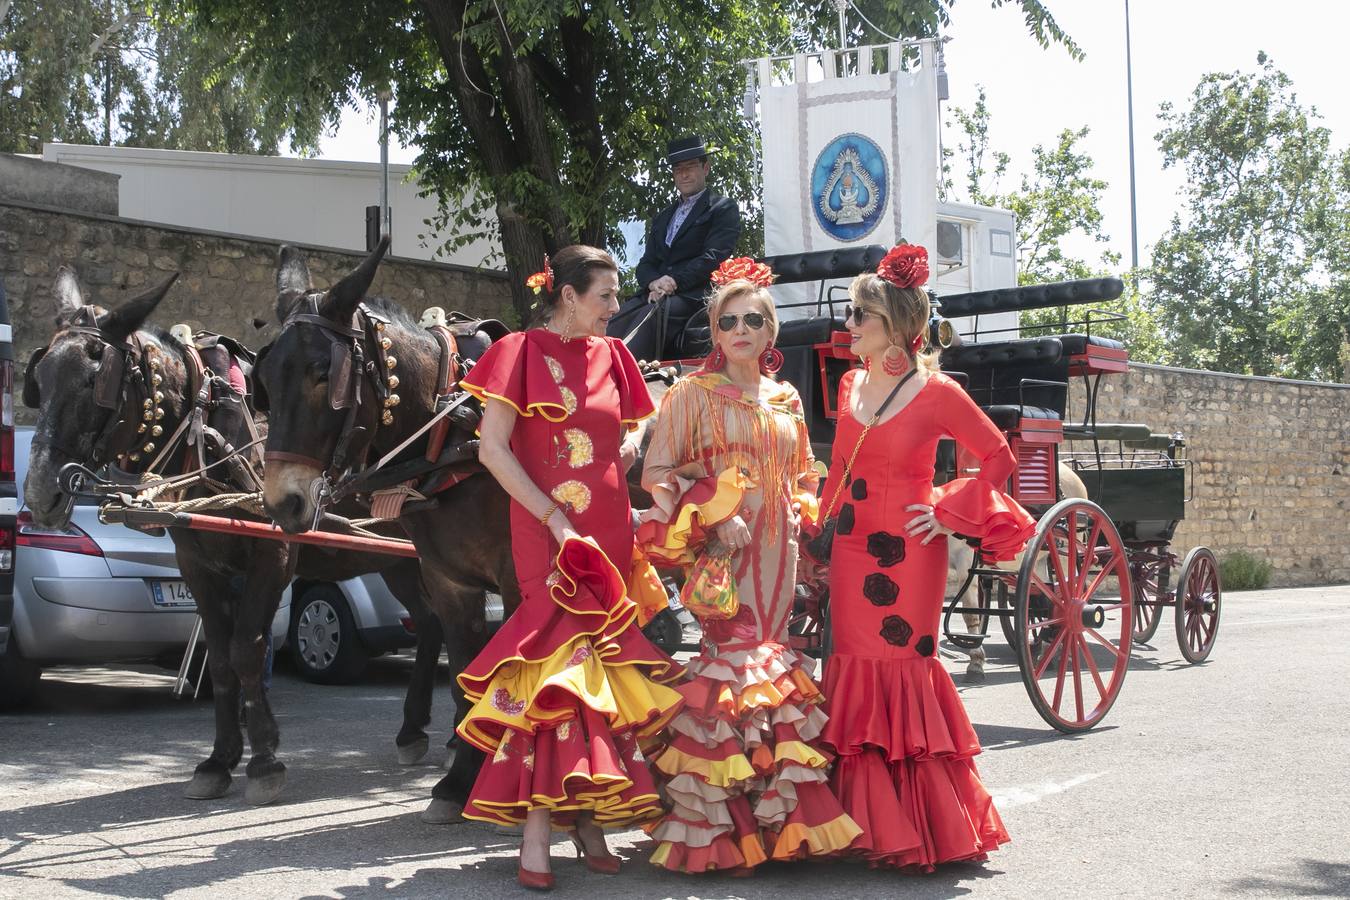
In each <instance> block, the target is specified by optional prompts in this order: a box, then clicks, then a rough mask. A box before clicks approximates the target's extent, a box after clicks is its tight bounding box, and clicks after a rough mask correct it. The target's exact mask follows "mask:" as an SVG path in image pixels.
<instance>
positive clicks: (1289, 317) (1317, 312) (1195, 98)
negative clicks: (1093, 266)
mask: <svg viewBox="0 0 1350 900" xmlns="http://www.w3.org/2000/svg"><path fill="white" fill-rule="evenodd" d="M1257 62H1258V66H1259V68H1258V70H1257V71H1256V72H1255V73H1247V72H1231V73H1213V74H1209V75H1206V76H1205V77H1204V78H1202V79H1201V81H1200V83H1199V85H1197V87H1196V88H1195V91H1194V92H1193V94H1192V95H1191V103H1190V107H1189V108H1188V109H1185V110H1177V109H1174V108H1173V107H1171V106H1170V105H1169V104H1164V106H1163V112H1162V118H1163V121H1164V123H1165V124H1164V128H1163V130H1162V131H1161V132H1159V134H1158V141H1159V143H1160V145H1161V147H1162V150H1163V155H1164V165H1165V166H1178V167H1181V168H1182V169H1183V170H1184V172H1185V174H1186V181H1185V188H1184V191H1185V200H1186V214H1185V216H1184V217H1182V216H1177V217H1174V219H1173V221H1172V224H1171V226H1170V228H1169V229H1168V231H1167V232H1166V233H1165V234H1164V235H1163V237H1162V239H1161V240H1159V242H1158V244H1157V245H1156V246H1155V248H1154V250H1153V265H1152V268H1151V271H1150V273H1149V275H1150V278H1151V281H1152V283H1153V294H1152V296H1151V298H1150V307H1151V308H1152V309H1154V310H1155V311H1156V314H1157V315H1158V318H1159V321H1160V322H1161V323H1162V325H1163V327H1164V329H1165V331H1166V332H1167V334H1168V336H1169V339H1170V341H1169V347H1170V351H1171V356H1172V358H1171V360H1170V361H1173V362H1176V363H1178V364H1180V365H1186V366H1195V367H1198V368H1210V369H1218V370H1221V371H1229V372H1244V373H1250V374H1254V375H1285V376H1292V377H1304V378H1335V377H1339V376H1340V375H1341V371H1342V370H1341V365H1340V360H1339V358H1338V357H1339V352H1340V348H1341V343H1342V341H1343V340H1344V335H1345V329H1346V327H1347V326H1348V325H1350V289H1348V288H1350V285H1348V284H1347V280H1346V279H1347V276H1346V274H1344V273H1345V264H1346V263H1348V262H1350V240H1347V238H1350V207H1348V198H1350V178H1347V160H1346V158H1345V156H1344V155H1343V154H1342V155H1339V156H1338V155H1337V154H1335V153H1334V152H1333V151H1332V149H1331V146H1330V133H1329V132H1328V130H1327V129H1326V128H1324V127H1322V126H1320V125H1317V124H1315V121H1316V111H1315V110H1308V109H1304V108H1303V107H1302V106H1301V105H1300V104H1299V102H1298V98H1297V96H1296V94H1295V92H1294V88H1293V84H1292V82H1291V81H1290V80H1289V78H1288V77H1287V76H1286V75H1285V74H1284V73H1282V72H1280V71H1279V70H1278V69H1276V68H1275V67H1274V65H1273V64H1272V63H1271V62H1270V60H1269V59H1267V58H1266V57H1265V55H1264V54H1262V55H1260V56H1258V58H1257Z"/></svg>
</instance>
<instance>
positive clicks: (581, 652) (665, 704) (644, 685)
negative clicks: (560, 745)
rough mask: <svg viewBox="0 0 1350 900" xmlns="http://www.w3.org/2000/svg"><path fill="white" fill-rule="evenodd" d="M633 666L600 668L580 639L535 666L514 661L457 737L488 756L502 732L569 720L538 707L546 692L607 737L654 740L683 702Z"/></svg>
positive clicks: (501, 670) (566, 712)
mask: <svg viewBox="0 0 1350 900" xmlns="http://www.w3.org/2000/svg"><path fill="white" fill-rule="evenodd" d="M638 665H639V664H636V663H634V664H624V665H608V664H606V663H605V662H604V660H603V659H602V654H601V653H598V652H596V651H594V649H593V647H592V644H591V642H590V640H589V638H588V637H587V636H585V635H581V636H580V637H578V638H577V639H576V640H574V641H571V642H569V643H567V644H564V645H563V646H562V647H559V648H558V650H557V652H555V653H554V654H553V655H552V656H550V657H548V658H547V659H545V660H543V661H541V662H527V661H518V662H514V663H513V664H511V665H509V666H501V667H498V668H497V669H496V670H495V673H496V674H495V677H494V678H493V679H492V681H491V682H490V683H489V684H488V686H487V688H486V690H485V691H484V692H483V694H482V695H481V696H480V697H478V698H477V699H476V700H474V704H473V706H472V707H471V708H470V709H469V712H468V715H466V716H465V717H464V721H463V722H461V723H460V726H459V733H460V736H461V737H463V738H464V739H465V740H467V741H469V742H470V743H471V744H473V745H474V746H475V747H477V748H479V749H480V750H482V751H483V752H485V753H491V752H493V751H494V750H495V749H496V746H497V742H498V741H499V739H500V735H501V731H502V729H507V728H509V729H513V730H515V731H520V732H524V733H531V732H534V731H536V730H538V729H540V728H547V727H550V726H552V725H557V724H560V723H562V722H564V721H566V720H568V719H570V718H572V717H573V716H574V715H575V711H574V709H572V708H570V707H564V708H553V707H550V708H540V707H539V706H538V698H539V695H540V693H541V692H543V691H544V690H546V689H553V690H560V691H563V692H565V693H567V694H570V695H571V696H573V697H575V698H576V700H577V702H578V703H582V704H585V705H586V706H588V707H590V708H591V709H593V710H595V711H596V712H599V713H601V714H602V715H604V716H605V717H606V719H607V720H608V722H609V727H610V729H611V730H612V731H615V732H623V731H632V732H633V733H634V734H635V735H636V736H637V737H639V738H644V737H648V736H650V735H654V734H657V733H658V732H659V731H660V730H661V729H662V728H664V727H665V726H666V724H667V723H668V722H669V721H670V720H671V719H672V718H674V716H675V714H676V713H677V712H678V711H679V709H680V706H681V704H682V703H683V699H684V698H683V697H682V696H681V695H680V693H679V692H678V691H676V690H674V689H673V688H669V687H666V686H665V685H663V684H660V683H658V682H656V681H653V680H652V679H650V678H648V677H647V676H646V675H645V674H644V673H643V672H642V671H640V670H639V668H638ZM503 697H504V698H505V700H501V699H500V698H503ZM488 723H491V724H493V725H494V726H496V727H494V728H493V729H492V730H487V729H485V728H484V725H486V724H488Z"/></svg>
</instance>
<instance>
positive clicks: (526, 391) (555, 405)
mask: <svg viewBox="0 0 1350 900" xmlns="http://www.w3.org/2000/svg"><path fill="white" fill-rule="evenodd" d="M460 386H461V387H463V388H464V389H465V390H466V391H468V392H469V393H470V394H473V395H474V396H475V397H477V398H478V399H479V400H481V401H483V402H484V403H486V402H487V401H488V399H489V398H491V399H493V400H501V401H502V402H504V403H509V404H510V405H511V406H513V407H515V410H516V412H517V413H519V414H520V415H522V416H532V415H534V414H535V413H536V412H537V413H539V414H540V415H541V416H543V417H544V418H545V419H548V420H549V421H550V422H561V421H563V420H564V419H566V418H567V414H568V413H567V406H566V404H565V403H564V402H563V395H562V385H560V384H559V383H558V381H557V380H556V379H555V378H554V375H553V373H552V372H550V371H549V365H548V360H547V359H546V358H545V357H544V352H543V350H541V349H540V348H539V345H538V344H536V343H535V342H534V341H532V340H530V338H529V332H526V331H516V332H512V333H511V334H508V335H506V337H503V338H501V339H500V340H498V341H496V342H494V343H493V345H492V346H491V347H489V348H488V349H487V352H486V353H484V354H483V356H482V357H481V358H480V359H479V360H478V362H477V363H475V364H474V366H473V368H472V369H470V370H469V373H468V374H467V375H465V376H464V378H462V379H461V380H460Z"/></svg>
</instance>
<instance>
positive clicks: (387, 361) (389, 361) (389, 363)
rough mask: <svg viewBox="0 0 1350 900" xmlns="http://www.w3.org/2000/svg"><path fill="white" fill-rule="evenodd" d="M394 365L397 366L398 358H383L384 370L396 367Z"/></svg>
mask: <svg viewBox="0 0 1350 900" xmlns="http://www.w3.org/2000/svg"><path fill="white" fill-rule="evenodd" d="M396 365H398V358H397V357H394V356H386V357H385V358H384V367H385V368H386V369H392V368H393V367H394V366H396Z"/></svg>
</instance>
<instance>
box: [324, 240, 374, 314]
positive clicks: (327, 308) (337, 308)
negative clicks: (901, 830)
mask: <svg viewBox="0 0 1350 900" xmlns="http://www.w3.org/2000/svg"><path fill="white" fill-rule="evenodd" d="M388 252H389V235H387V234H386V235H381V237H380V242H379V243H378V244H376V245H375V249H374V250H372V251H370V255H369V256H367V257H366V258H365V259H364V260H362V261H361V265H359V266H357V267H356V268H355V269H352V271H351V272H350V273H348V274H347V275H345V276H344V277H343V279H342V280H341V281H339V282H338V283H337V284H335V285H333V286H332V287H331V288H329V290H328V295H327V296H326V297H325V298H324V301H323V304H322V305H321V306H320V308H319V311H320V312H321V313H323V314H324V315H325V316H327V317H328V318H330V319H335V320H336V321H338V322H345V321H347V320H348V319H350V318H351V316H352V313H354V312H356V304H358V303H360V302H361V301H362V300H364V299H365V297H366V291H369V290H370V284H371V282H373V281H374V280H375V272H376V270H377V269H379V267H380V260H382V259H384V255H385V254H386V253H388Z"/></svg>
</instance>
